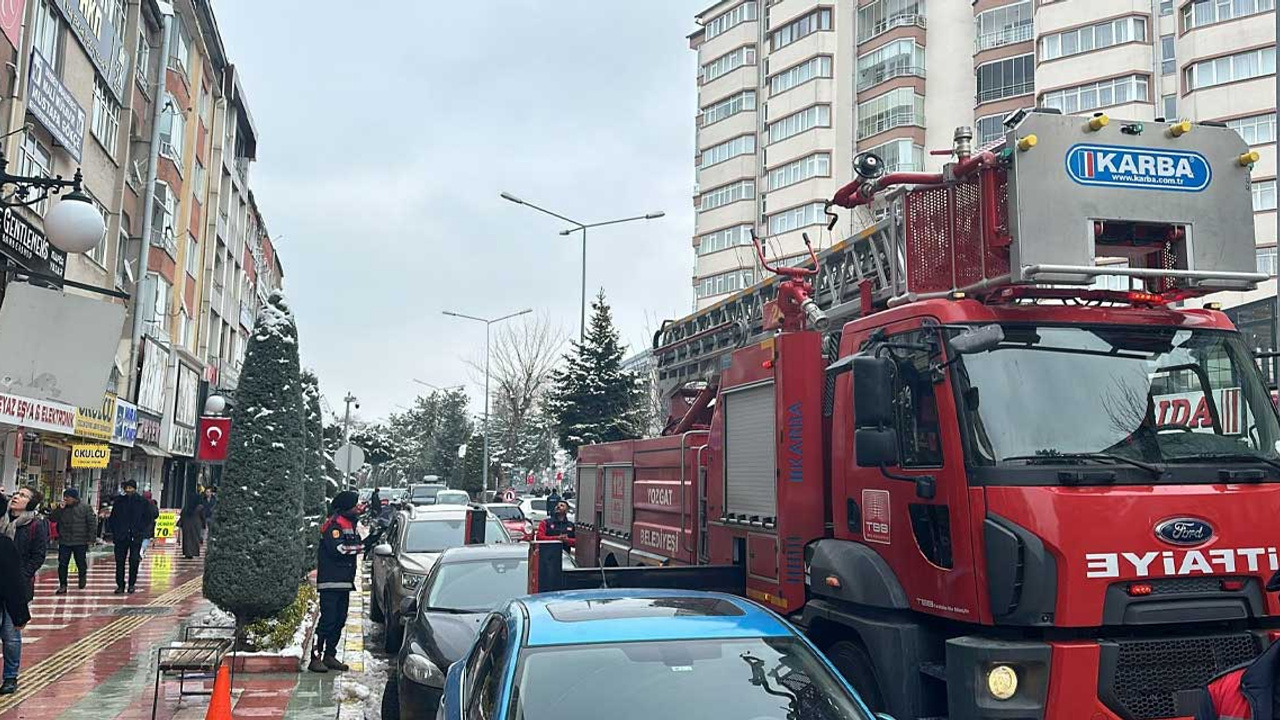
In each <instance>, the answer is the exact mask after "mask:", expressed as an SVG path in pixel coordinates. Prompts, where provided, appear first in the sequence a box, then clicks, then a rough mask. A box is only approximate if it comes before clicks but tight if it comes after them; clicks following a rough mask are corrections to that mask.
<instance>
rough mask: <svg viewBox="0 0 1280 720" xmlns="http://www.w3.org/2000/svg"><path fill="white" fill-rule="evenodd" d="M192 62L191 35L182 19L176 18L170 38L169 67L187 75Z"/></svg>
mask: <svg viewBox="0 0 1280 720" xmlns="http://www.w3.org/2000/svg"><path fill="white" fill-rule="evenodd" d="M190 63H191V35H190V34H189V33H188V32H187V28H186V26H185V25H183V24H182V20H181V19H178V18H175V22H174V23H173V32H172V37H171V38H169V67H171V68H173V69H174V70H177V71H178V72H180V73H182V74H183V75H184V76H186V75H187V68H188V67H190Z"/></svg>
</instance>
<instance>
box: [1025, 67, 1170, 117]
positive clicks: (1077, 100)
mask: <svg viewBox="0 0 1280 720" xmlns="http://www.w3.org/2000/svg"><path fill="white" fill-rule="evenodd" d="M1145 102H1150V100H1148V98H1147V76H1146V75H1130V76H1129V77H1122V78H1114V79H1112V80H1103V81H1101V82H1096V83H1089V84H1087V85H1080V86H1077V87H1072V88H1063V89H1062V90H1054V91H1053V92H1047V93H1045V94H1044V97H1043V98H1042V99H1041V100H1040V104H1041V105H1043V106H1044V107H1051V108H1057V109H1058V110H1061V111H1062V112H1064V113H1066V114H1067V115H1074V114H1076V113H1082V112H1088V111H1089V110H1096V109H1098V108H1104V107H1111V106H1112V105H1123V104H1125V103H1145Z"/></svg>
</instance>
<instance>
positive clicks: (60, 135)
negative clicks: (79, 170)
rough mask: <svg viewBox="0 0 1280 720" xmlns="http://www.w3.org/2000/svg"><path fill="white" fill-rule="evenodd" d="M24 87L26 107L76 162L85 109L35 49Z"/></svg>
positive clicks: (82, 134) (80, 143) (80, 142)
mask: <svg viewBox="0 0 1280 720" xmlns="http://www.w3.org/2000/svg"><path fill="white" fill-rule="evenodd" d="M27 87H28V88H29V90H28V92H29V97H28V99H27V109H28V110H30V111H31V114H32V115H35V116H36V119H37V120H39V121H40V124H42V125H44V126H45V128H47V129H48V130H49V134H51V135H53V139H54V140H57V141H58V144H60V145H62V147H63V148H65V149H66V151H67V152H68V153H70V155H71V157H72V159H73V160H75V161H76V163H79V162H80V152H81V150H82V149H83V148H84V129H85V127H86V123H85V118H86V117H87V116H86V115H85V112H84V108H82V107H80V103H79V102H78V101H77V100H76V96H75V95H72V94H71V91H70V90H68V89H67V88H66V86H65V85H63V84H62V81H61V80H59V79H58V73H56V72H54V69H53V66H52V65H50V64H49V61H47V60H45V59H44V58H43V57H41V56H40V53H38V52H36V51H35V50H32V51H31V82H30V83H29V84H28V85H27Z"/></svg>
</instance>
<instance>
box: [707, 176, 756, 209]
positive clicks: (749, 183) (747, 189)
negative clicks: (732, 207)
mask: <svg viewBox="0 0 1280 720" xmlns="http://www.w3.org/2000/svg"><path fill="white" fill-rule="evenodd" d="M755 196H756V181H755V180H740V181H738V182H734V183H729V184H728V185H721V186H720V187H718V188H713V189H711V190H708V191H706V192H704V193H702V196H701V201H700V203H699V205H698V209H699V210H714V209H716V208H718V207H723V206H725V205H728V204H729V203H735V202H738V201H739V200H751V199H753V198H755Z"/></svg>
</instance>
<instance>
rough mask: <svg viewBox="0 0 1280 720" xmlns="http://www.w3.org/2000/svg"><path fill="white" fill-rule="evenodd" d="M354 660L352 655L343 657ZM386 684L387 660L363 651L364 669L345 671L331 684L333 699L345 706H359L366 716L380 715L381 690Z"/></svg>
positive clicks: (378, 716) (348, 660)
mask: <svg viewBox="0 0 1280 720" xmlns="http://www.w3.org/2000/svg"><path fill="white" fill-rule="evenodd" d="M344 660H345V661H346V662H347V663H352V662H355V659H354V658H352V657H347V658H344ZM386 684H387V661H386V660H384V659H382V658H379V657H376V656H374V655H373V654H372V653H370V652H369V651H368V650H366V651H364V670H363V671H361V672H355V671H351V672H345V673H342V675H341V676H339V678H338V681H337V682H335V683H334V684H333V699H334V700H336V701H337V702H339V703H341V704H342V705H344V706H346V707H351V706H355V707H359V708H360V709H361V711H362V713H363V716H364V717H366V718H380V717H381V716H382V691H383V688H385V687H386Z"/></svg>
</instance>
